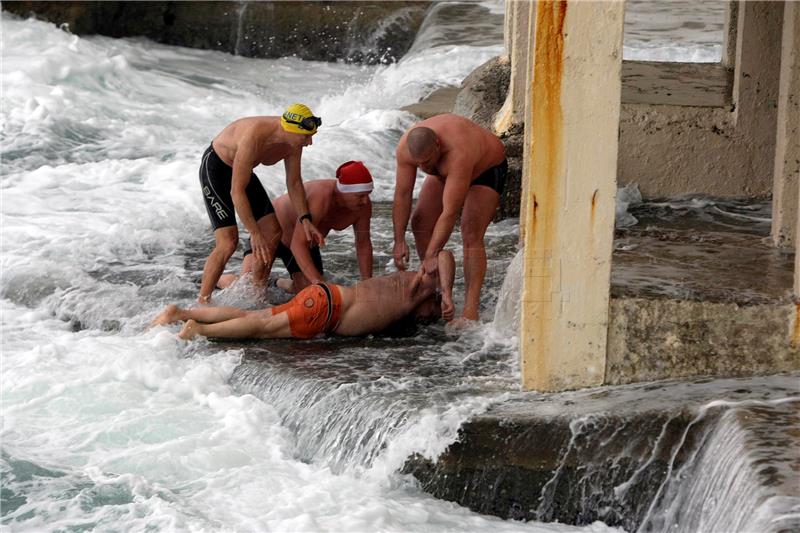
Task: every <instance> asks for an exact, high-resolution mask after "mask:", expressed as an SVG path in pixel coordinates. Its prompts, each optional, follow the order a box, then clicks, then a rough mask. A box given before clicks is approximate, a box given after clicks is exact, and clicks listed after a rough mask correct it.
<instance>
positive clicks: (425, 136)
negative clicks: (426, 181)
mask: <svg viewBox="0 0 800 533" xmlns="http://www.w3.org/2000/svg"><path fill="white" fill-rule="evenodd" d="M406 146H408V153H409V155H410V156H411V160H412V161H413V162H414V164H415V165H417V166H418V167H419V168H421V169H422V170H424V171H425V172H428V173H432V172H436V163H437V162H438V161H439V158H440V157H441V147H440V145H439V138H438V137H437V136H436V133H435V132H434V131H433V130H432V129H430V128H426V127H424V126H417V127H416V128H413V129H412V130H411V131H409V132H408V136H407V137H406Z"/></svg>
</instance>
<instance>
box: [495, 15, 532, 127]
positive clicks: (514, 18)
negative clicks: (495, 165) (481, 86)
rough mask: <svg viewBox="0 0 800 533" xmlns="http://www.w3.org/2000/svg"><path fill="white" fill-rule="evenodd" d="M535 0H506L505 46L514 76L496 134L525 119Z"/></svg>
mask: <svg viewBox="0 0 800 533" xmlns="http://www.w3.org/2000/svg"><path fill="white" fill-rule="evenodd" d="M532 3H533V2H531V1H530V0H507V1H506V32H507V35H506V45H507V48H506V49H507V50H508V57H509V59H510V60H511V79H510V80H509V84H508V95H507V96H506V101H505V102H504V103H503V107H502V108H500V111H498V113H497V117H496V118H495V122H494V130H495V132H497V133H503V132H506V131H508V130H509V128H511V126H512V124H519V123H521V122H523V121H524V120H525V93H526V92H527V87H528V72H529V71H528V69H527V68H526V67H527V59H528V56H530V53H529V52H530V42H531V35H530V31H529V30H528V27H529V26H528V25H529V18H530V17H529V12H530V9H531V4H532Z"/></svg>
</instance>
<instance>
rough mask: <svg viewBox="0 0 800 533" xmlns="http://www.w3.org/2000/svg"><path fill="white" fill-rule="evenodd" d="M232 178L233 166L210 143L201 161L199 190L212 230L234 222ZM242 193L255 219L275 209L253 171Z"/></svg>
mask: <svg viewBox="0 0 800 533" xmlns="http://www.w3.org/2000/svg"><path fill="white" fill-rule="evenodd" d="M232 177H233V169H232V168H231V167H229V166H228V165H227V164H226V163H225V162H224V161H223V160H222V159H220V158H219V156H218V155H217V153H216V152H215V151H214V147H213V145H212V146H209V147H208V149H206V151H205V153H203V161H202V163H201V164H200V189H201V190H202V191H203V201H204V202H205V204H206V211H207V212H208V218H209V219H210V220H211V227H213V228H214V230H215V231H216V230H218V229H219V228H225V227H228V226H235V225H236V214H235V211H234V209H233V199H232V198H231V179H232ZM245 192H246V193H247V200H248V201H249V202H250V209H252V211H253V218H255V219H256V220H258V219H260V218H261V217H263V216H265V215H269V214H270V213H274V212H275V209H274V208H273V207H272V202H270V200H269V196H267V191H265V190H264V187H262V185H261V182H260V181H258V176H256V175H255V173H251V174H250V183H248V184H247V188H246V189H245Z"/></svg>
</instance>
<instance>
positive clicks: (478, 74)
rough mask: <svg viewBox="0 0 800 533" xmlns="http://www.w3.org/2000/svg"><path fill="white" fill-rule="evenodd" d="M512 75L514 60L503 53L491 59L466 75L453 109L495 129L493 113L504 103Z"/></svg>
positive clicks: (488, 127) (458, 113)
mask: <svg viewBox="0 0 800 533" xmlns="http://www.w3.org/2000/svg"><path fill="white" fill-rule="evenodd" d="M510 79H511V64H510V63H509V61H508V58H504V57H501V56H498V57H495V58H493V59H490V60H489V61H487V62H486V63H484V64H483V65H481V66H479V67H478V68H476V69H475V70H473V71H472V73H471V74H470V75H469V76H467V77H466V78H464V81H463V83H462V84H461V87H462V89H461V92H460V93H458V97H456V103H455V105H454V106H453V113H455V114H456V115H461V116H463V117H467V118H469V119H470V120H473V121H474V122H476V123H478V124H480V125H481V126H483V127H484V128H487V129H490V130H491V129H493V128H492V126H493V122H494V116H495V115H496V114H497V112H498V111H499V110H500V108H501V107H502V106H503V103H504V102H505V100H506V94H508V83H509V80H510Z"/></svg>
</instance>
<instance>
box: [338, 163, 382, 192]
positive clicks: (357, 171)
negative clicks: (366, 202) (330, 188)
mask: <svg viewBox="0 0 800 533" xmlns="http://www.w3.org/2000/svg"><path fill="white" fill-rule="evenodd" d="M336 188H337V189H339V190H340V191H341V192H370V191H372V189H373V184H372V174H370V173H369V170H368V169H367V167H366V166H364V163H362V162H361V161H348V162H347V163H343V164H342V165H341V166H339V168H337V169H336Z"/></svg>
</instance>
